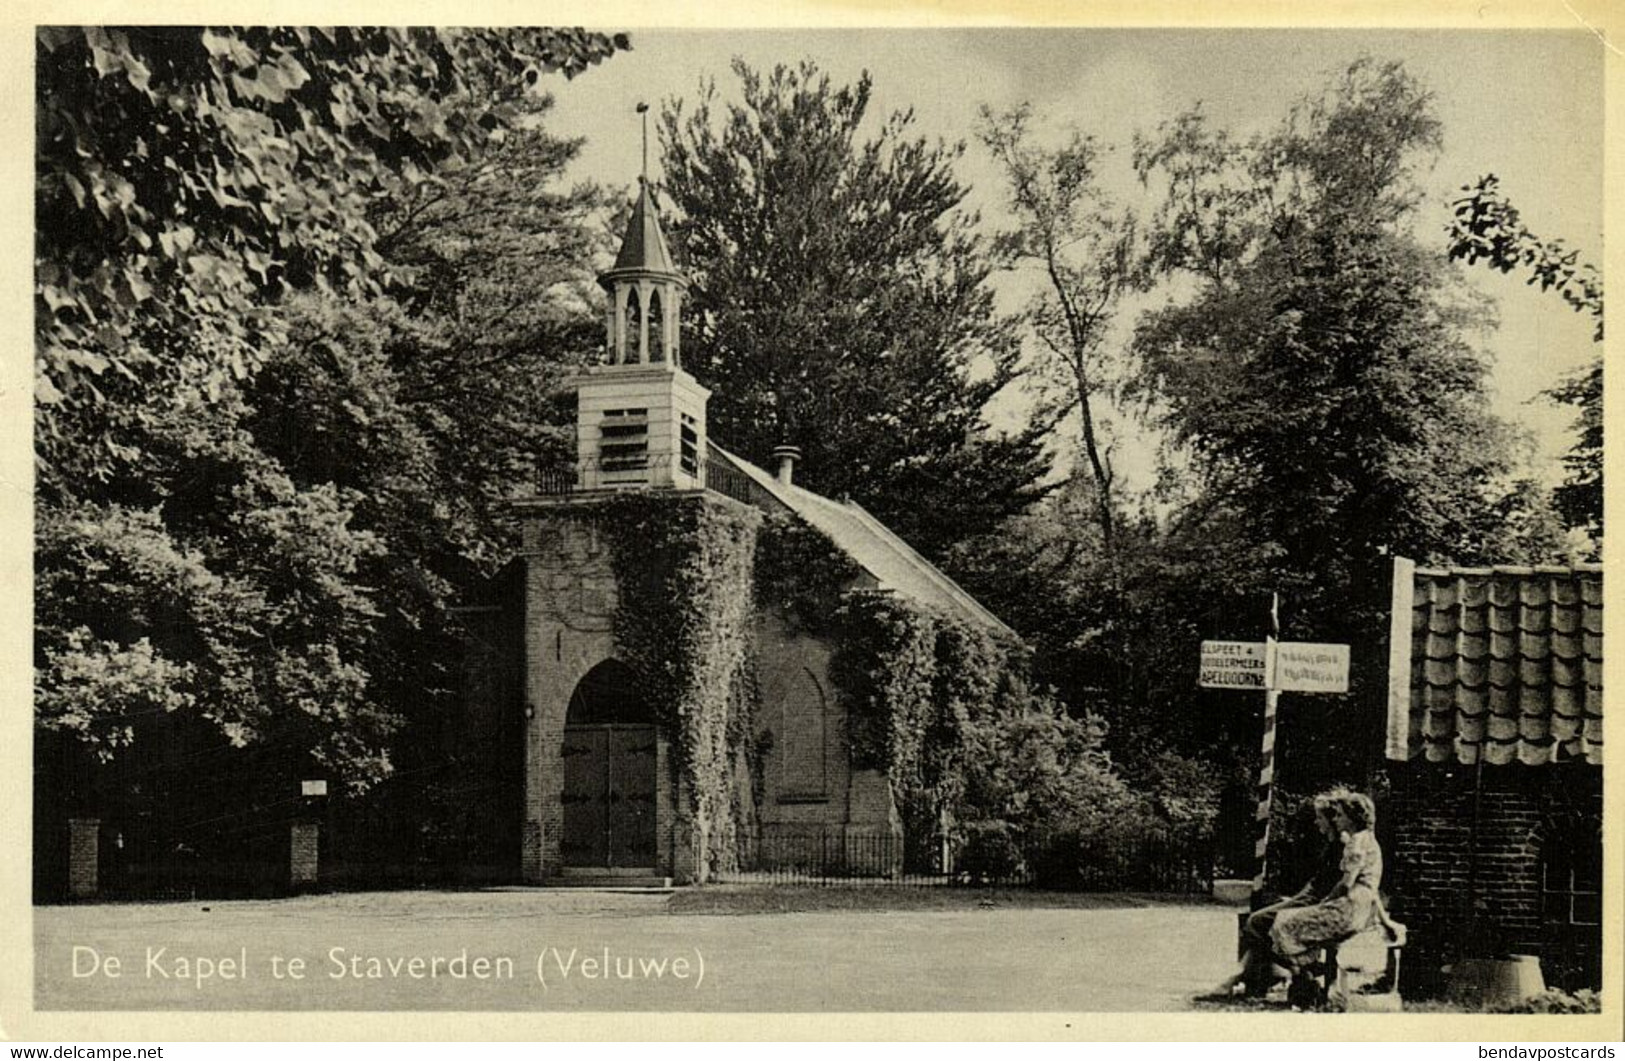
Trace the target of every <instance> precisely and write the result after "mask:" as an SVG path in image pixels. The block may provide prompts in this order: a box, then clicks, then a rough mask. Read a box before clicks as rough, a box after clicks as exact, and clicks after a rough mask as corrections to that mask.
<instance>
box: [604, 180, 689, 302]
mask: <svg viewBox="0 0 1625 1061" xmlns="http://www.w3.org/2000/svg"><path fill="white" fill-rule="evenodd" d="M633 276H638V277H647V278H650V279H657V280H667V281H671V282H673V283H677V284H686V281H685V280H684V279H683V276H682V274H681V273H679V272H678V271H677V267H676V266H675V265H673V264H672V259H671V250H670V248H669V247H667V245H666V234H665V233H664V232H662V231H661V229H660V211H659V210H658V209H657V208H656V207H655V201H654V195H653V193H651V192H650V190H649V182H648V181H646V180H643V179H642V178H639V179H638V197H637V199H636V200H635V201H634V202H633V203H632V217H631V219H630V220H628V221H627V224H626V235H624V236H622V237H621V250H620V253H618V254H617V255H615V264H614V265H613V266H612V267H611V268H610V270H609V271H608V272H606V273H604V274H603V275H601V276H600V277H599V278H598V282H599V283H600V284H602V285H603V286H604V287H606V288H607V287H611V286H613V285H614V283H615V281H616V280H618V279H621V278H623V277H625V278H630V277H633Z"/></svg>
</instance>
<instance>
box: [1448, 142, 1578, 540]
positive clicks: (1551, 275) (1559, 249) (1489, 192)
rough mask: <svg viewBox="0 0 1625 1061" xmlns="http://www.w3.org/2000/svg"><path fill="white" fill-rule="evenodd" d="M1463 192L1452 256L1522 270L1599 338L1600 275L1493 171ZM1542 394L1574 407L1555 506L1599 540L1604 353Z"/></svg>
mask: <svg viewBox="0 0 1625 1061" xmlns="http://www.w3.org/2000/svg"><path fill="white" fill-rule="evenodd" d="M1462 191H1464V192H1466V193H1467V194H1466V195H1465V196H1463V197H1462V198H1460V199H1457V200H1456V202H1455V207H1456V210H1455V216H1454V218H1453V219H1452V222H1451V226H1450V257H1452V258H1457V259H1465V260H1466V262H1467V264H1468V265H1473V264H1475V263H1477V262H1480V261H1482V262H1484V263H1485V264H1487V265H1489V266H1490V267H1491V268H1492V269H1497V270H1499V271H1500V272H1503V273H1510V272H1512V271H1513V270H1514V269H1521V270H1526V271H1527V272H1528V273H1529V283H1531V284H1539V285H1540V289H1541V290H1542V291H1551V290H1554V289H1555V290H1556V291H1557V293H1558V294H1559V295H1561V296H1562V298H1563V301H1565V302H1567V303H1568V304H1569V305H1570V306H1571V307H1572V308H1573V309H1574V310H1575V311H1576V312H1578V313H1587V314H1590V315H1591V317H1592V318H1593V319H1594V320H1596V322H1597V330H1596V334H1595V338H1596V341H1597V342H1599V343H1600V342H1602V336H1603V312H1602V310H1603V303H1602V276H1601V275H1600V274H1599V273H1598V272H1597V267H1596V266H1595V265H1592V264H1591V263H1590V262H1582V261H1581V260H1580V253H1579V252H1578V251H1574V250H1570V249H1569V248H1568V247H1567V246H1565V245H1564V244H1563V242H1562V241H1561V240H1552V241H1550V242H1548V241H1546V240H1542V239H1541V238H1540V237H1538V236H1536V235H1535V234H1534V233H1532V232H1530V231H1529V229H1528V228H1526V227H1525V226H1524V224H1523V219H1522V217H1521V216H1520V215H1519V213H1518V209H1517V207H1515V206H1513V205H1512V203H1510V202H1509V201H1508V200H1507V199H1506V197H1505V196H1504V195H1503V194H1502V193H1501V188H1500V181H1498V180H1497V179H1496V177H1495V175H1494V174H1490V175H1488V176H1485V177H1481V178H1479V180H1478V183H1477V184H1474V185H1472V186H1470V187H1466V188H1463V189H1462ZM1546 393H1547V396H1548V397H1550V398H1553V399H1555V400H1557V401H1560V402H1563V403H1565V404H1567V405H1572V406H1574V408H1575V409H1576V410H1577V411H1578V420H1579V428H1580V437H1579V440H1578V441H1576V442H1575V444H1574V447H1573V448H1572V449H1570V450H1569V452H1568V454H1567V456H1565V457H1564V459H1563V463H1564V465H1565V466H1566V467H1567V469H1568V477H1567V479H1565V480H1564V482H1563V484H1562V485H1561V486H1559V487H1558V488H1557V490H1556V494H1555V500H1556V502H1557V507H1558V510H1559V511H1560V512H1561V513H1562V514H1563V518H1564V519H1565V520H1566V521H1567V522H1568V524H1569V526H1571V527H1580V528H1583V529H1584V530H1585V531H1586V533H1587V534H1588V535H1590V537H1591V539H1592V541H1593V542H1596V543H1598V545H1599V547H1600V543H1601V541H1602V515H1603V514H1602V457H1603V448H1602V446H1603V439H1602V358H1601V357H1600V356H1599V357H1597V358H1596V359H1595V360H1594V361H1593V362H1592V363H1591V365H1590V366H1589V367H1588V368H1586V369H1585V370H1584V371H1582V372H1580V373H1578V374H1576V375H1575V376H1573V377H1571V378H1569V379H1567V380H1565V381H1563V382H1562V383H1561V384H1559V385H1558V386H1557V387H1555V388H1553V389H1552V390H1550V391H1547V392H1546Z"/></svg>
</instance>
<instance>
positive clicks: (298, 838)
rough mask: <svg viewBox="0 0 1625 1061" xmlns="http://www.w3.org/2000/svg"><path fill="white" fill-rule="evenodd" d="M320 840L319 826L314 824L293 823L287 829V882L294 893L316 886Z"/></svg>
mask: <svg viewBox="0 0 1625 1061" xmlns="http://www.w3.org/2000/svg"><path fill="white" fill-rule="evenodd" d="M320 839H321V826H320V825H318V824H316V823H315V822H295V823H294V824H293V825H292V826H290V827H289V829H288V882H289V884H291V885H292V886H293V888H294V890H295V891H298V890H300V889H303V888H311V887H314V886H315V884H316V875H317V844H318V842H319V841H320Z"/></svg>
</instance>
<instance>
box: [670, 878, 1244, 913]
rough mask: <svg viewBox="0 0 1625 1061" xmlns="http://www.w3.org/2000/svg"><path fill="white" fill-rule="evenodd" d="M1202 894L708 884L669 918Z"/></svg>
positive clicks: (1052, 906) (1046, 906) (1139, 900)
mask: <svg viewBox="0 0 1625 1061" xmlns="http://www.w3.org/2000/svg"><path fill="white" fill-rule="evenodd" d="M1210 904H1213V900H1211V899H1209V898H1207V897H1206V896H1201V895H1155V894H1126V893H1097V892H1052V891H1042V890H1039V889H1036V888H945V887H944V888H923V887H922V888H915V887H907V886H895V887H894V886H887V885H838V884H832V885H824V886H820V885H800V884H781V885H774V884H707V885H705V886H704V887H700V888H684V889H680V890H679V891H677V892H675V893H674V894H673V895H672V897H671V901H670V902H669V903H668V904H667V906H666V910H667V912H668V913H673V914H719V915H728V914H799V913H819V912H823V911H832V912H833V911H839V912H842V913H866V912H872V913H885V912H888V911H894V910H903V911H907V910H915V911H931V910H943V911H949V910H1111V909H1125V908H1127V909H1133V908H1138V907H1147V906H1205V905H1210Z"/></svg>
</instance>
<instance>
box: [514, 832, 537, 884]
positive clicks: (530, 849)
mask: <svg viewBox="0 0 1625 1061" xmlns="http://www.w3.org/2000/svg"><path fill="white" fill-rule="evenodd" d="M519 877H520V879H521V880H523V881H524V882H525V883H526V884H540V883H541V882H542V877H543V871H542V823H541V822H539V821H537V820H535V819H531V820H529V821H527V822H525V833H524V837H523V839H522V840H521V841H520V851H519Z"/></svg>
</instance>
